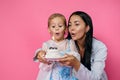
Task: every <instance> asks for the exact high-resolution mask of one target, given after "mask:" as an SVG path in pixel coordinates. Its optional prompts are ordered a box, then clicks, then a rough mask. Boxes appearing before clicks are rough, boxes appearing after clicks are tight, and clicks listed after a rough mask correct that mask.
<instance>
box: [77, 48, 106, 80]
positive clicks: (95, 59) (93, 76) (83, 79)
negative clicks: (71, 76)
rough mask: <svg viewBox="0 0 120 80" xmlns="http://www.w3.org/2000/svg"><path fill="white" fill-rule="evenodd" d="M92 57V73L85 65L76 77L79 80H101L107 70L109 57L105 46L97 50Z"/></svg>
mask: <svg viewBox="0 0 120 80" xmlns="http://www.w3.org/2000/svg"><path fill="white" fill-rule="evenodd" d="M93 54H94V55H93V56H92V57H91V58H92V59H91V60H92V62H91V71H90V70H88V69H87V68H86V67H85V66H84V65H83V64H80V68H79V69H78V71H77V72H76V77H77V78H78V79H79V80H100V79H101V76H102V73H103V72H104V68H105V60H106V57H107V48H106V47H105V46H102V47H100V48H99V49H96V51H95V52H94V53H93Z"/></svg>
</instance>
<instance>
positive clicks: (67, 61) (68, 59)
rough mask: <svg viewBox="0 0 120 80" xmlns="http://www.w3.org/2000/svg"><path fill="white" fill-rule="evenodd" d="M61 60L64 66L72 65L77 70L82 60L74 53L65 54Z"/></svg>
mask: <svg viewBox="0 0 120 80" xmlns="http://www.w3.org/2000/svg"><path fill="white" fill-rule="evenodd" d="M59 62H60V63H61V64H62V65H64V66H72V67H73V68H74V69H75V70H76V71H78V69H79V68H80V61H79V60H77V58H76V57H74V56H73V55H68V54H67V55H65V56H64V57H63V58H62V59H60V60H59Z"/></svg>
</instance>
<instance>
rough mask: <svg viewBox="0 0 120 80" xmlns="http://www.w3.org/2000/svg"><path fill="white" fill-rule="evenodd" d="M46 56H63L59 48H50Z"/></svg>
mask: <svg viewBox="0 0 120 80" xmlns="http://www.w3.org/2000/svg"><path fill="white" fill-rule="evenodd" d="M45 57H46V58H61V55H60V53H59V51H58V49H57V48H55V49H54V48H53V49H49V50H48V51H47V54H46V56H45Z"/></svg>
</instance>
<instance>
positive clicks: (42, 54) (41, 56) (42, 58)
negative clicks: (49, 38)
mask: <svg viewBox="0 0 120 80" xmlns="http://www.w3.org/2000/svg"><path fill="white" fill-rule="evenodd" d="M45 55H46V52H45V51H43V50H40V51H39V52H38V53H37V59H38V60H39V61H40V62H42V63H45V64H50V63H49V62H48V61H47V60H46V59H45Z"/></svg>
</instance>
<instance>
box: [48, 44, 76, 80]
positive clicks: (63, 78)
mask: <svg viewBox="0 0 120 80" xmlns="http://www.w3.org/2000/svg"><path fill="white" fill-rule="evenodd" d="M68 43H69V42H68ZM70 51H71V50H70V46H69V44H68V48H67V49H66V50H64V51H60V54H61V55H65V54H66V53H69V52H70ZM52 68H53V69H52V72H51V75H50V80H78V79H77V78H76V77H75V76H74V74H73V72H72V71H73V68H72V67H71V66H62V65H60V63H58V62H54V65H53V67H52Z"/></svg>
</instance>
